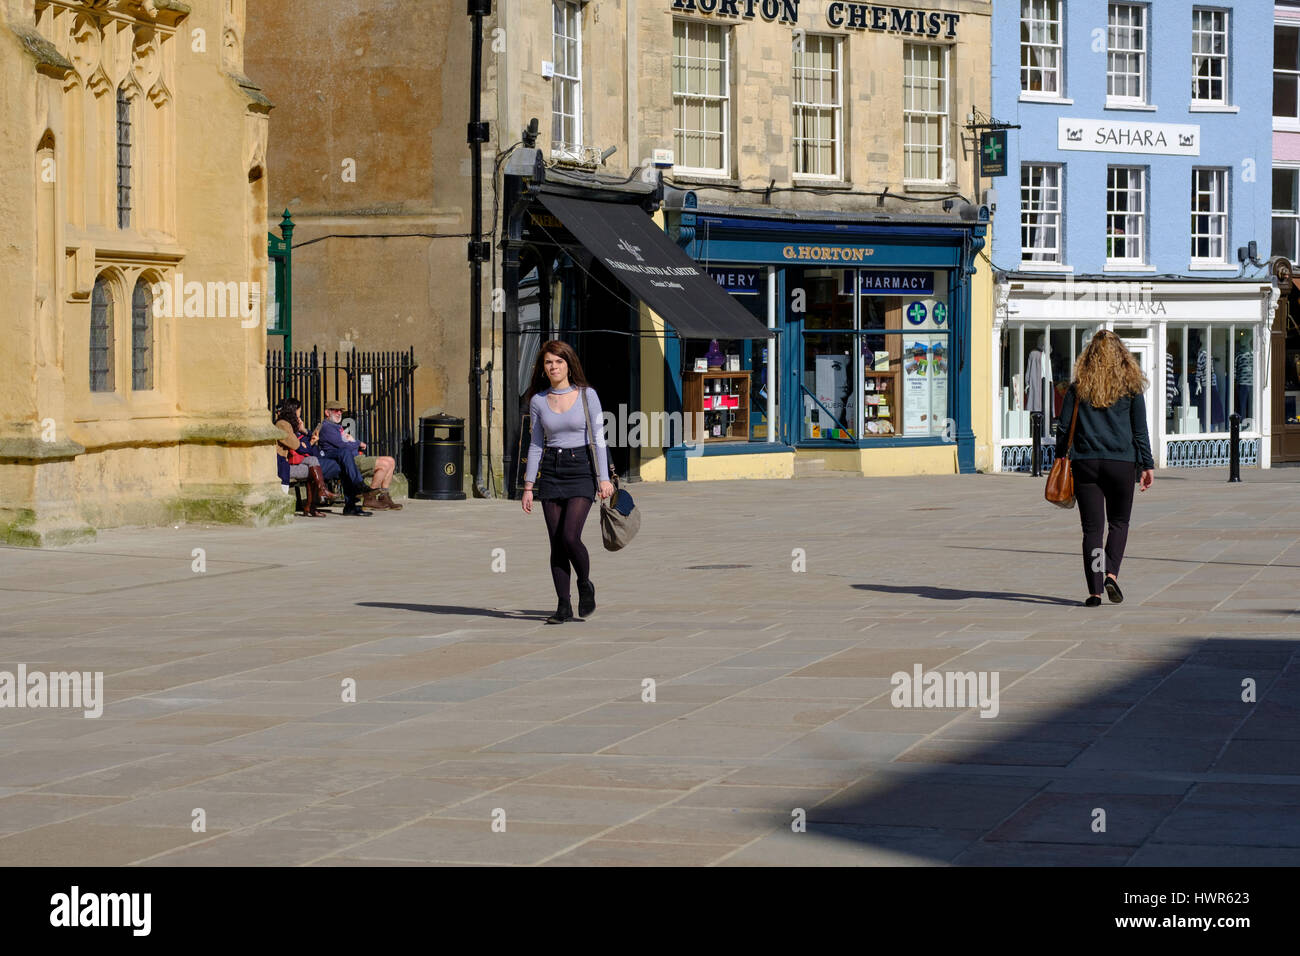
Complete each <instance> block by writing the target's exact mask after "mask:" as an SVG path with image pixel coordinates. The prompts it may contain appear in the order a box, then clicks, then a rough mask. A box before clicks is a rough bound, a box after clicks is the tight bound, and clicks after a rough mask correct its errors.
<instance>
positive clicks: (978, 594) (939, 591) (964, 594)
mask: <svg viewBox="0 0 1300 956" xmlns="http://www.w3.org/2000/svg"><path fill="white" fill-rule="evenodd" d="M853 587H855V588H857V589H858V590H859V591H879V592H880V593H882V594H915V595H916V596H917V597H923V598H930V599H931V600H933V601H969V600H970V599H971V598H984V599H986V600H990V601H1019V602H1020V603H1022V604H1055V605H1060V606H1063V607H1075V606H1077V605H1078V604H1079V602H1078V601H1069V600H1066V599H1065V598H1058V597H1048V596H1046V595H1043V594H1022V593H1020V592H1018V591H965V590H962V589H961V588H937V587H933V586H931V585H911V586H906V587H904V586H903V585H892V584H855V585H853Z"/></svg>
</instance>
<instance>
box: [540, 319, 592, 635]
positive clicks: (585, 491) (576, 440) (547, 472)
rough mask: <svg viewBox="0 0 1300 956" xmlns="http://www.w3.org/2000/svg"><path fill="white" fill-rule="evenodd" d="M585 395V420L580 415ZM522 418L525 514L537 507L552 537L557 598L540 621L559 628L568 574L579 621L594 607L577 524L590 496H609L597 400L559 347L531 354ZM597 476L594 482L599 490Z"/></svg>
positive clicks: (564, 616)
mask: <svg viewBox="0 0 1300 956" xmlns="http://www.w3.org/2000/svg"><path fill="white" fill-rule="evenodd" d="M584 393H585V395H586V399H587V401H586V407H587V409H588V411H589V413H590V415H591V417H590V419H588V418H587V417H586V415H584V414H583V395H584ZM528 412H529V416H530V417H531V419H532V438H531V441H530V443H529V445H528V468H527V471H526V472H525V473H524V500H523V506H524V514H532V513H533V499H534V498H536V499H537V500H539V501H541V503H542V514H543V516H544V517H545V518H546V533H547V534H548V535H549V536H550V539H551V579H552V581H553V582H554V584H555V594H556V596H557V597H558V598H559V606H558V607H557V608H556V610H555V613H554V614H552V615H551V616H550V617H548V618H547V619H546V623H547V624H563V623H564V622H565V621H568V620H571V619H572V618H573V605H572V604H571V603H570V595H569V582H570V580H571V577H570V569H571V568H572V570H573V571H576V572H578V614H579V616H581V617H586V616H587V615H589V614H591V612H592V611H594V610H595V609H596V586H595V585H594V584H592V583H591V558H590V555H588V553H587V548H586V545H584V544H583V543H582V526H583V525H584V524H586V521H587V515H588V513H589V512H590V511H591V505H592V502H593V501H594V500H595V498H596V496H597V495H599V496H600V497H601V498H608V497H609V496H610V495H612V494H613V493H614V486H613V485H612V484H610V481H609V458H608V454H607V452H606V448H605V436H604V433H603V431H602V430H601V427H600V422H601V410H600V399H598V398H597V397H596V390H595V389H594V388H591V387H590V386H589V385H587V379H586V376H584V375H583V374H582V363H581V362H579V361H578V355H577V353H576V352H574V351H573V349H572V348H571V347H570V346H569V345H566V344H565V343H564V342H558V341H554V340H552V341H550V342H547V343H546V344H545V345H543V346H542V348H541V351H540V352H538V354H537V364H536V365H534V366H533V378H532V385H531V387H530V388H529V389H528ZM589 440H590V441H591V442H592V444H594V445H595V448H596V462H595V463H594V465H593V463H592V461H591V455H590V454H589V452H588V450H587V443H588V441H589ZM596 476H599V478H600V487H599V490H597V487H596Z"/></svg>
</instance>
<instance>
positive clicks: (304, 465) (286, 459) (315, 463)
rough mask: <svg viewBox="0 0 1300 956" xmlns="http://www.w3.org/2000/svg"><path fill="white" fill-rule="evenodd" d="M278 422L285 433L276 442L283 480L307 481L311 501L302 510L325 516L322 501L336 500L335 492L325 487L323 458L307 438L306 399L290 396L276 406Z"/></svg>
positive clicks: (331, 502) (327, 502) (321, 516)
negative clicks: (303, 406)
mask: <svg viewBox="0 0 1300 956" xmlns="http://www.w3.org/2000/svg"><path fill="white" fill-rule="evenodd" d="M275 424H276V427H278V428H279V429H280V431H282V432H284V435H283V436H282V437H281V438H280V440H279V441H277V442H276V444H275V451H276V454H277V455H278V456H279V458H278V461H277V466H278V468H279V471H280V481H281V483H283V484H286V485H287V484H289V483H290V482H291V481H294V480H298V481H303V480H305V481H306V486H307V501H306V503H305V504H304V505H303V510H302V514H304V515H306V516H307V517H309V518H323V517H325V515H326V513H327V512H323V511H321V510H320V509H319V507H318V506H320V505H331V504H334V503H335V499H334V496H333V495H331V494H330V492H329V489H328V488H326V487H325V476H324V474H323V473H322V472H321V467H320V459H319V457H318V456H317V454H316V449H315V448H313V447H312V446H311V444H310V442H309V441H308V440H307V428H306V425H305V424H304V423H303V420H302V403H301V402H299V401H298V400H297V399H296V398H286V399H285V400H284V401H282V402H281V403H280V406H279V407H278V408H277V409H276V410H275Z"/></svg>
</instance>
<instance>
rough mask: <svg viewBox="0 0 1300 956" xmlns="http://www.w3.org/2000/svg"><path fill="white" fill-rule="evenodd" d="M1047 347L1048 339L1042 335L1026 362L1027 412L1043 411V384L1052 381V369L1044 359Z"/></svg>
mask: <svg viewBox="0 0 1300 956" xmlns="http://www.w3.org/2000/svg"><path fill="white" fill-rule="evenodd" d="M1046 347H1047V337H1046V336H1044V335H1040V336H1039V337H1038V345H1037V346H1036V347H1035V348H1034V350H1033V351H1032V352H1030V353H1029V357H1028V358H1027V359H1026V360H1025V411H1027V412H1041V411H1042V410H1043V384H1044V382H1046V383H1048V384H1050V383H1051V381H1052V367H1051V365H1050V364H1048V362H1047V361H1045V360H1044V358H1043V349H1045V348H1046Z"/></svg>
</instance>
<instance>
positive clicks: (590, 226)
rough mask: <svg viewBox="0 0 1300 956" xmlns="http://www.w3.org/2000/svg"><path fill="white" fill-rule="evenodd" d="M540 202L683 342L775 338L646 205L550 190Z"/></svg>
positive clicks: (543, 195)
mask: <svg viewBox="0 0 1300 956" xmlns="http://www.w3.org/2000/svg"><path fill="white" fill-rule="evenodd" d="M539 198H540V199H541V201H542V202H543V204H545V206H546V208H547V209H549V210H550V211H551V212H553V213H555V215H556V216H557V217H559V220H560V222H562V223H564V225H565V226H566V227H567V228H568V230H569V231H570V232H571V233H573V235H574V236H576V237H577V239H578V241H579V242H581V243H582V244H583V245H584V246H586V247H587V249H588V250H590V251H591V252H592V253H593V254H594V255H595V256H596V257H597V258H598V259H600V261H601V262H603V263H604V264H605V266H606V267H607V268H608V269H609V271H610V272H612V273H613V274H614V276H615V277H616V278H618V279H619V280H620V281H621V282H622V283H623V284H624V285H626V286H627V287H628V288H629V289H630V290H631V291H632V293H633V294H634V295H636V296H637V298H639V299H641V301H643V302H644V303H645V304H646V305H648V306H650V308H652V309H653V310H654V311H655V312H657V313H658V314H659V316H660V318H662V319H663V320H664V321H665V322H667V323H668V324H669V325H671V326H672V327H673V328H674V329H676V330H677V334H678V335H680V336H681V337H682V338H685V339H765V338H768V337H769V336H771V335H773V334H774V333H773V332H772V331H771V330H769V329H768V328H767V327H766V326H765V325H763V323H761V322H759V321H758V319H756V318H754V317H753V316H752V315H750V314H749V313H748V312H746V311H745V310H744V308H742V307H741V306H739V305H737V304H736V303H735V302H734V301H733V300H732V298H731V296H730V295H728V294H727V293H726V292H725V291H723V289H722V288H721V287H720V286H719V285H718V283H717V282H716V281H715V280H714V279H713V278H711V277H710V276H709V275H708V274H707V273H705V272H703V271H701V270H700V269H699V267H698V266H696V264H695V260H693V259H692V258H691V257H690V256H688V255H687V254H686V253H685V252H683V251H682V250H681V249H680V248H679V247H678V246H677V245H676V244H675V243H674V242H673V241H672V240H671V239H669V238H668V236H667V234H665V233H664V232H663V230H661V229H659V228H658V227H657V226H655V224H654V223H653V222H652V221H651V220H650V218H649V217H648V216H647V215H646V214H645V212H644V211H643V210H642V209H641V207H640V206H638V205H635V204H627V203H612V202H597V201H595V200H591V199H574V198H572V197H569V196H557V195H554V194H550V193H545V192H543V193H542V194H541V196H540V197H539Z"/></svg>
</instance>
